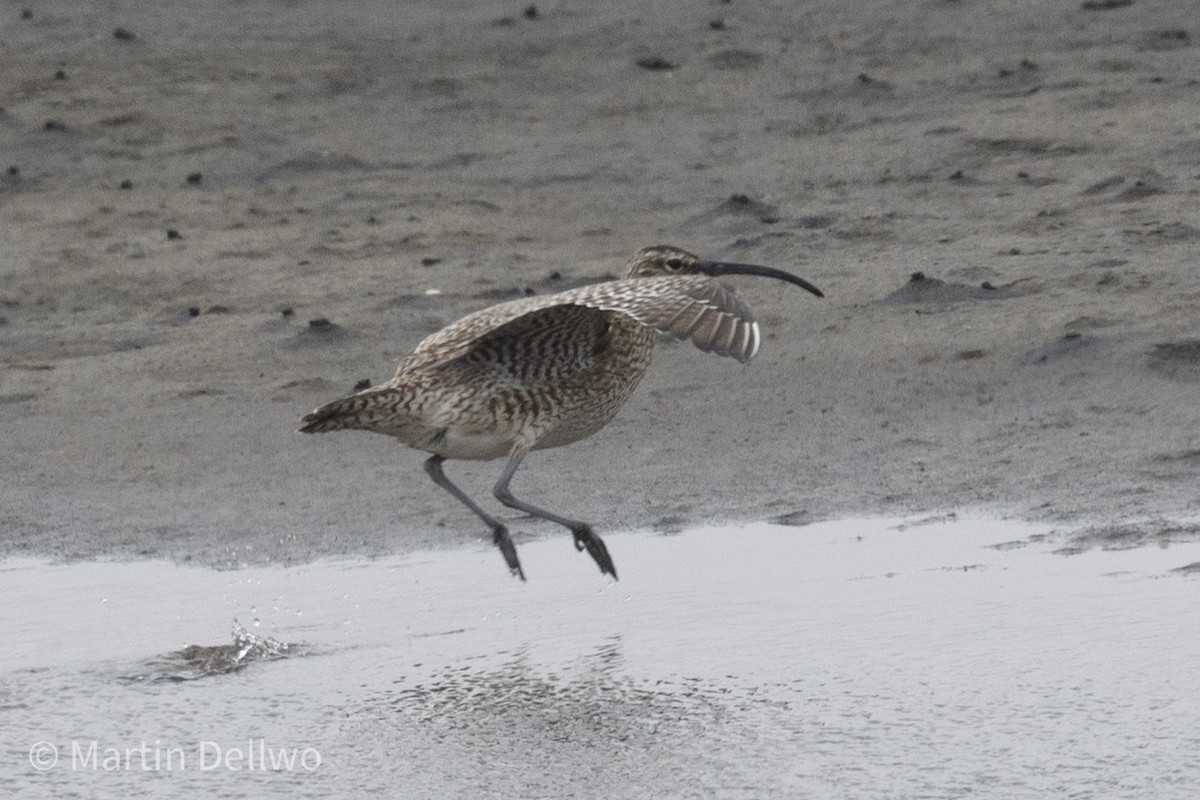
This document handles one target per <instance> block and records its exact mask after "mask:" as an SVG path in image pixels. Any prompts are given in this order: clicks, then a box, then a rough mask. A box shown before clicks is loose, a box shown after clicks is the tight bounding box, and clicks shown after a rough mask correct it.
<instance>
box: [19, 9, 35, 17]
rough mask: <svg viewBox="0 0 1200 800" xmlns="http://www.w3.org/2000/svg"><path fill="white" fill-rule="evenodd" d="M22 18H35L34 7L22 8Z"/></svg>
mask: <svg viewBox="0 0 1200 800" xmlns="http://www.w3.org/2000/svg"><path fill="white" fill-rule="evenodd" d="M21 19H33V9H32V8H22V9H21Z"/></svg>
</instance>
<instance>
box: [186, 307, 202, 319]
mask: <svg viewBox="0 0 1200 800" xmlns="http://www.w3.org/2000/svg"><path fill="white" fill-rule="evenodd" d="M188 316H189V317H198V316H200V309H199V308H197V307H196V306H192V307H191V308H189V309H188Z"/></svg>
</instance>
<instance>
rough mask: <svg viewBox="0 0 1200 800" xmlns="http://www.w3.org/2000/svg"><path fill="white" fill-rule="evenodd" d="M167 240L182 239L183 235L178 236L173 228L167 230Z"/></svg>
mask: <svg viewBox="0 0 1200 800" xmlns="http://www.w3.org/2000/svg"><path fill="white" fill-rule="evenodd" d="M167 238H168V239H182V238H183V235H182V234H180V233H179V231H177V230H175V229H174V228H167Z"/></svg>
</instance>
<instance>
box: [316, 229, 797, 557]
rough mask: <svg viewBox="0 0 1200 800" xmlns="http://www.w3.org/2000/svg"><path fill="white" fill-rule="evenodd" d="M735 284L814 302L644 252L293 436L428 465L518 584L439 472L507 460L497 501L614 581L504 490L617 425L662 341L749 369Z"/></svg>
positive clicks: (444, 334) (441, 349)
mask: <svg viewBox="0 0 1200 800" xmlns="http://www.w3.org/2000/svg"><path fill="white" fill-rule="evenodd" d="M733 274H743V275H759V276H764V277H771V278H776V279H779V280H784V281H787V282H789V283H794V284H796V285H798V286H801V287H803V288H805V289H807V290H808V291H810V292H812V293H813V294H815V295H817V296H818V297H820V296H821V292H820V290H818V289H817V288H816V287H814V286H813V285H812V284H810V283H808V282H807V281H805V280H804V279H802V278H798V277H796V276H795V275H792V274H790V273H787V272H783V271H782V270H776V269H772V268H770V267H760V266H756V265H753V264H732V263H726V262H715V261H703V260H701V259H699V258H698V257H696V256H694V255H692V254H691V253H688V252H686V251H684V250H680V249H679V248H676V247H669V246H665V245H658V246H654V247H646V248H643V249H641V250H639V251H638V252H637V253H635V254H634V255H633V257H632V258H630V260H629V262H628V263H627V264H626V268H625V275H624V276H623V277H622V278H620V279H618V280H613V281H607V282H604V283H598V284H593V285H590V286H583V287H580V288H577V289H571V290H569V291H565V292H560V293H558V294H554V295H548V296H544V297H527V298H522V299H520V300H513V301H511V302H508V303H500V304H498V305H494V306H491V307H489V308H485V309H482V310H480V311H476V312H475V313H473V314H468V315H467V316H465V317H463V318H462V319H460V320H458V321H457V322H455V323H453V324H451V325H448V326H446V327H445V328H443V329H442V330H440V331H438V332H437V333H434V334H432V335H431V336H429V337H427V338H425V339H424V340H423V341H422V342H421V343H420V344H418V345H417V347H416V349H415V350H413V352H412V353H411V354H409V355H408V356H406V357H405V358H403V359H401V361H400V364H399V366H398V367H397V369H396V374H395V376H394V377H393V378H392V379H391V380H389V381H387V382H386V383H383V384H380V385H379V386H376V387H372V388H370V389H366V390H364V391H362V392H359V393H357V394H354V395H351V396H349V397H345V398H342V399H340V400H335V401H333V402H331V403H327V404H325V405H323V406H321V407H320V408H317V409H316V410H315V411H313V412H312V413H310V414H308V415H307V416H305V417H304V419H303V420H302V421H301V427H300V430H301V431H303V432H305V433H323V432H326V431H333V430H346V429H360V430H370V431H376V432H378V433H385V434H388V435H391V436H395V437H397V438H399V439H400V440H401V441H403V442H404V443H405V444H408V445H409V446H411V447H414V448H417V449H419V450H424V451H426V452H428V453H431V454H432V456H431V457H430V458H429V459H428V460H427V461H426V471H427V472H429V474H430V476H431V477H432V478H433V480H434V481H435V482H436V483H437V484H438V485H439V486H442V487H443V488H444V489H446V490H447V491H448V492H450V493H451V494H453V495H454V496H455V497H456V498H457V499H458V500H460V501H461V502H462V503H463V504H464V505H466V506H467V507H468V508H469V509H471V511H473V512H474V513H475V514H476V515H477V516H479V517H480V518H481V519H483V520H484V521H485V522H486V523H487V524H488V525H489V527H491V529H492V532H493V540H494V541H495V543H496V544H497V546H499V547H500V549H501V551H502V553H503V554H504V557H505V560H506V561H507V563H508V566H509V568H510V570H512V572H513V573H514V574H516V575H519V576H520V577H521V578H522V579H524V573H523V572H522V570H521V566H520V562H519V561H518V560H517V556H516V549H515V548H514V547H513V545H512V540H511V537H510V536H509V534H508V530H507V528H505V526H504V525H503V524H501V523H500V522H499V521H497V520H496V519H495V518H494V517H492V516H491V515H489V514H487V513H486V512H485V511H483V509H481V508H480V507H479V506H478V505H476V504H475V503H474V501H472V500H471V499H470V498H469V497H467V496H466V495H465V494H464V493H463V492H462V491H461V490H460V489H459V488H458V487H457V486H455V485H454V484H453V483H451V482H450V480H449V479H447V478H446V477H445V475H444V474H443V473H442V469H441V463H442V461H444V460H446V459H478V460H486V459H493V458H504V457H507V458H508V463H507V465H506V467H505V469H504V472H503V473H502V475H501V477H500V480H499V481H498V482H497V484H496V487H495V495H496V497H497V499H499V500H500V501H501V502H502V503H504V504H505V505H507V506H509V507H512V508H516V509H519V510H522V511H525V512H526V513H529V514H533V515H535V516H539V517H542V518H544V519H548V520H551V521H553V522H557V523H559V524H561V525H564V526H566V527H567V528H569V529H570V530H571V531H572V533H573V534H574V535H575V544H576V547H577V548H578V549H580V550H583V549H587V550H588V552H589V553H590V554H591V555H592V557H593V558H594V559H595V560H596V562H597V564H598V565H599V566H600V569H601V571H602V572H605V573H608V574H610V575H612V576H613V577H614V578H615V577H616V569H615V567H614V566H613V564H612V559H611V558H609V556H608V551H607V548H605V546H604V543H603V542H602V541H601V540H600V537H598V536H596V535H595V533H594V532H593V531H592V529H591V527H590V526H589V525H587V524H585V523H582V522H578V521H575V520H571V519H567V518H565V517H561V516H558V515H557V514H553V513H551V512H548V511H546V510H544V509H541V508H538V507H536V506H533V505H530V504H528V503H525V502H523V501H521V500H518V499H517V498H515V497H513V495H512V492H511V491H510V490H509V488H508V483H509V481H510V480H511V478H512V475H513V473H514V472H515V471H516V468H517V467H518V466H519V465H520V463H521V461H522V459H523V458H524V457H525V456H526V454H528V453H529V452H530V451H532V450H539V449H544V448H547V447H558V446H561V445H565V444H570V443H571V442H576V441H579V440H580V439H583V438H585V437H587V436H590V435H591V434H593V433H595V432H596V431H598V430H599V429H600V428H602V427H604V426H605V425H606V424H607V423H608V422H609V420H611V419H612V418H613V416H615V414H616V413H617V410H618V409H620V407H621V406H622V405H623V404H624V403H625V401H626V399H628V397H629V395H630V394H631V393H632V392H633V390H634V389H635V388H636V387H637V384H638V382H639V381H640V380H641V378H642V375H644V374H645V371H646V368H647V367H648V366H649V363H650V355H651V352H652V351H653V348H654V339H655V337H656V335H657V333H659V332H661V333H665V334H669V335H671V336H675V337H678V338H681V339H690V340H691V341H692V343H693V344H695V345H696V346H697V347H698V348H700V349H701V350H703V351H705V352H712V353H716V354H717V355H723V356H732V357H733V358H736V359H738V360H739V361H741V362H743V363H747V362H749V361H750V360H751V359H752V358H754V356H755V354H756V353H757V352H758V347H759V343H760V339H761V337H760V334H759V329H758V323H757V322H755V321H754V316H753V314H751V312H750V309H749V308H747V307H746V305H745V303H743V302H742V301H741V299H740V298H739V297H738V296H737V294H736V293H735V292H734V290H733V289H732V287H730V286H727V285H725V284H723V283H721V282H719V281H716V280H714V279H713V278H714V277H715V276H719V275H733Z"/></svg>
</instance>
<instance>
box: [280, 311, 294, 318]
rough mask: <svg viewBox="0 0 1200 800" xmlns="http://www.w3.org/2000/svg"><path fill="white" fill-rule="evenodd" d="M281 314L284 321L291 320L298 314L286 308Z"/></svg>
mask: <svg viewBox="0 0 1200 800" xmlns="http://www.w3.org/2000/svg"><path fill="white" fill-rule="evenodd" d="M279 313H280V314H282V315H283V318H284V319H289V318H291V317H293V316H295V314H296V312H295V311H294V310H293V309H290V308H285V309H283V310H282V311H280V312H279Z"/></svg>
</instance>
